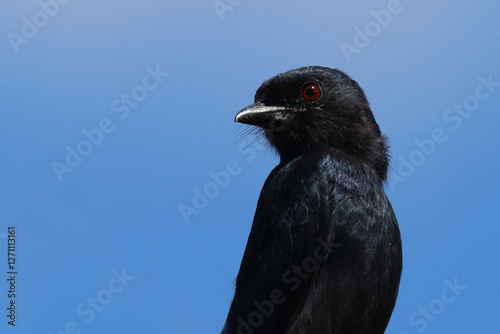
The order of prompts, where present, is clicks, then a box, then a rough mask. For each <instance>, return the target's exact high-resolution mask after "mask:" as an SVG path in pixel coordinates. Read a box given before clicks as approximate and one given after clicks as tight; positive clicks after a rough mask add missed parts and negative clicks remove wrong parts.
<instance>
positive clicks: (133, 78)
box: [0, 0, 500, 334]
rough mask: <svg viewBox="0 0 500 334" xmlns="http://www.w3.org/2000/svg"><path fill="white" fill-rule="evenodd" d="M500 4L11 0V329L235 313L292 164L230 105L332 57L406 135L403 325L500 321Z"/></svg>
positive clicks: (6, 165)
mask: <svg viewBox="0 0 500 334" xmlns="http://www.w3.org/2000/svg"><path fill="white" fill-rule="evenodd" d="M499 14H500V4H498V3H495V2H481V3H478V2H473V1H462V2H460V4H458V3H457V2H456V1H455V2H453V1H449V0H446V1H440V2H433V1H430V0H418V1H411V0H401V1H395V0H384V1H358V2H356V3H355V4H354V3H352V4H351V3H346V2H339V1H335V2H332V1H326V0H324V1H315V2H304V1H302V2H299V1H288V2H285V1H276V2H269V1H267V2H266V1H239V0H238V1H237V0H232V1H229V0H221V1H182V2H181V1H168V2H165V1H154V0H146V1H142V2H139V1H115V0H111V1H106V2H105V3H103V2H102V1H95V0H94V1H92V0H91V1H85V2H82V1H76V0H74V1H68V0H65V1H63V0H59V1H56V0H41V1H22V2H12V1H4V2H2V3H1V4H0V35H1V38H0V70H1V75H0V110H1V121H0V152H1V154H2V157H3V163H2V167H1V171H2V172H1V173H0V185H1V187H0V199H1V200H0V249H2V250H1V251H0V254H3V255H2V257H1V258H0V263H1V264H0V268H2V269H1V271H0V277H1V280H0V305H1V307H0V310H2V311H0V319H2V320H1V322H0V328H1V330H0V331H1V332H2V333H14V332H15V331H17V333H44V334H45V333H47V334H48V333H53V334H56V333H57V334H59V333H97V334H99V333H187V334H190V333H219V332H220V329H221V327H222V325H223V323H224V320H225V317H226V314H227V311H228V309H229V305H230V302H231V298H232V295H233V280H234V278H235V276H236V273H237V271H238V269H239V264H240V261H241V257H242V253H243V250H244V247H245V245H246V239H247V237H248V233H249V230H250V226H251V222H252V218H253V213H254V210H255V205H256V202H257V198H258V195H259V192H260V189H261V187H262V184H263V182H264V180H265V178H266V177H267V175H268V174H269V172H270V171H271V169H272V168H273V167H274V166H275V165H276V164H277V157H276V155H275V154H274V153H273V152H272V151H271V150H269V149H268V148H267V147H266V146H265V145H264V143H262V142H261V141H254V138H253V137H251V136H246V137H245V136H243V137H242V133H243V132H244V131H245V129H246V128H245V126H242V125H239V124H235V123H234V122H233V119H234V115H235V113H236V112H237V111H238V110H239V109H241V108H243V107H244V106H246V105H248V104H250V103H251V102H252V101H253V95H254V93H255V90H256V89H257V88H258V87H259V85H260V84H261V83H262V82H263V81H264V80H265V79H267V78H269V77H271V76H273V75H275V74H277V73H279V72H284V71H287V70H289V69H293V68H296V67H300V66H306V65H322V66H329V67H333V68H339V69H341V70H343V71H345V72H346V73H348V74H349V75H350V76H351V77H352V78H354V79H355V80H357V81H358V82H359V84H360V85H361V86H362V87H363V88H364V90H365V92H366V94H367V96H368V98H369V100H370V103H371V105H372V110H373V112H374V114H375V116H376V119H377V121H378V123H379V125H380V126H381V128H382V131H383V132H384V133H386V134H387V135H388V136H389V138H390V142H391V155H392V172H391V175H390V182H389V183H388V184H387V185H386V189H387V193H388V196H389V198H390V199H391V202H392V204H393V206H394V209H395V211H396V215H397V217H398V219H399V222H400V228H401V232H402V236H403V246H404V271H403V277H402V281H401V287H400V294H399V299H398V302H397V305H396V308H395V311H394V313H393V316H392V319H391V322H390V324H389V327H388V330H387V333H395V334H408V333H411V334H413V333H429V334H430V333H498V332H499V331H500V325H499V324H498V321H496V319H495V318H494V317H493V316H492V314H494V311H495V310H496V309H498V299H499V297H500V294H499V292H498V289H497V288H496V285H497V282H498V281H499V280H500V268H499V263H500V248H499V246H498V242H497V235H498V234H499V232H500V228H499V227H498V222H499V219H500V214H499V211H498V209H497V207H498V203H499V200H500V193H499V191H498V188H499V187H500V179H499V178H498V176H497V170H498V168H499V166H500V154H499V153H500V152H499V151H500V150H499V146H498V145H499V144H500V132H499V131H498V127H499V125H500V115H499V113H498V110H499V107H500V67H499V63H498V59H499V58H500V47H499V44H498V41H499V40H500V31H499V30H498V29H497V26H498V23H497V22H498V17H499ZM222 175H225V176H229V177H226V178H223V177H222ZM217 181H218V182H217ZM200 193H201V194H202V195H200ZM186 208H190V209H186ZM185 210H188V211H185ZM182 212H184V214H182ZM186 212H188V213H186ZM10 226H14V227H15V228H16V259H17V261H16V268H15V269H16V272H17V274H16V284H15V289H16V292H15V293H16V297H15V299H13V298H9V297H8V296H7V295H8V293H7V292H8V291H9V289H10V283H9V282H8V281H7V279H8V278H9V277H10V275H9V274H7V272H8V271H9V270H8V268H7V236H8V235H7V234H8V227H10ZM11 300H15V305H16V320H15V324H16V326H15V327H16V328H13V326H11V325H9V324H8V323H7V321H9V319H8V318H7V313H8V312H9V311H8V310H7V307H8V306H9V305H10V304H9V303H10V301H11Z"/></svg>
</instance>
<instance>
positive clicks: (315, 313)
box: [222, 66, 402, 334]
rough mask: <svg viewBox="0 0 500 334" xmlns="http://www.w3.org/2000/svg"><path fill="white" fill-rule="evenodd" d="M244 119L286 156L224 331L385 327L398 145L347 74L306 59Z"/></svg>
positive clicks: (276, 81)
mask: <svg viewBox="0 0 500 334" xmlns="http://www.w3.org/2000/svg"><path fill="white" fill-rule="evenodd" d="M235 121H236V122H240V123H245V124H250V125H254V126H257V127H258V128H259V129H261V130H262V131H263V133H264V135H265V137H266V138H267V140H268V141H269V143H270V144H271V146H272V147H274V148H275V149H276V151H277V152H278V154H279V156H280V163H279V165H278V166H276V167H275V168H274V170H273V171H272V172H271V174H270V175H269V177H268V178H267V180H266V182H265V184H264V187H263V188H262V191H261V194H260V198H259V201H258V203H257V210H256V212H255V217H254V221H253V225H252V229H251V232H250V236H249V238H248V243H247V246H246V249H245V253H244V255H243V260H242V262H241V267H240V271H239V273H238V277H237V278H236V289H235V290H236V291H235V296H234V300H233V302H232V304H231V308H230V310H229V314H228V317H227V320H226V323H225V326H224V329H223V330H222V333H230V334H240V333H244V334H247V333H273V334H279V333H287V334H288V333H297V334H298V333H301V334H306V333H307V334H316V333H317V334H328V333H335V334H339V333H345V334H347V333H349V334H365V333H366V334H368V333H370V334H374V333H375V334H377V333H384V331H385V328H386V327H387V324H388V323H389V319H390V317H391V314H392V311H393V309H394V305H395V303H396V297H397V294H398V287H399V280H400V277H401V270H402V250H401V238H400V233H399V228H398V223H397V220H396V217H395V215H394V212H393V209H392V207H391V204H390V203H389V200H388V199H387V197H386V195H385V193H384V190H383V182H384V180H386V177H387V169H388V161H389V156H388V153H387V151H388V145H387V139H386V137H385V136H384V135H382V134H381V132H380V129H379V126H378V125H377V123H376V122H375V118H374V116H373V114H372V112H371V110H370V106H369V103H368V101H367V99H366V96H365V94H364V93H363V90H362V89H361V88H360V86H359V85H358V84H357V83H356V82H355V81H354V80H352V79H351V78H350V77H349V76H347V75H346V74H345V73H343V72H341V71H339V70H335V69H330V68H326V67H318V66H312V67H302V68H299V69H295V70H291V71H288V72H286V73H281V74H278V75H277V76H275V77H273V78H271V79H269V80H267V81H265V82H264V83H263V84H262V85H261V87H260V88H259V89H258V90H257V93H256V95H255V103H254V104H252V105H250V106H248V107H246V108H244V109H243V110H241V111H240V112H239V113H238V114H237V115H236V118H235Z"/></svg>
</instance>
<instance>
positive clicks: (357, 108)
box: [235, 66, 389, 181]
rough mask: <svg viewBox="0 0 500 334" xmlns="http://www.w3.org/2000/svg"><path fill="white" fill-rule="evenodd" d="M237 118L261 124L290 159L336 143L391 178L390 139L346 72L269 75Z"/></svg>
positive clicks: (310, 70) (311, 69) (314, 70)
mask: <svg viewBox="0 0 500 334" xmlns="http://www.w3.org/2000/svg"><path fill="white" fill-rule="evenodd" d="M235 122H239V123H244V124H249V125H254V126H257V127H259V128H260V129H262V131H263V132H264V134H265V136H266V138H267V140H268V141H269V143H270V144H271V146H273V147H274V148H275V149H276V150H277V152H278V153H279V155H280V157H281V161H282V162H285V161H290V160H291V159H294V158H295V157H297V156H300V155H302V154H305V153H308V152H312V151H315V150H318V149H322V148H328V147H331V148H335V149H338V150H340V151H342V152H344V153H347V154H349V155H352V156H354V157H356V158H358V159H360V160H362V161H363V162H364V163H366V164H368V165H369V166H371V167H373V168H374V169H375V170H376V172H377V174H378V175H379V177H380V179H381V181H383V180H385V179H386V177H387V168H388V161H389V156H388V154H387V150H388V146H387V139H386V137H385V136H384V135H382V134H381V132H380V129H379V126H378V125H377V123H376V122H375V118H374V116H373V113H372V111H371V109H370V105H369V103H368V100H367V99H366V96H365V94H364V92H363V90H362V89H361V87H360V86H359V85H358V84H357V82H356V81H354V80H352V79H351V78H350V77H349V76H348V75H347V74H345V73H343V72H341V71H339V70H336V69H331V68H327V67H319V66H310V67H301V68H298V69H295V70H291V71H288V72H285V73H280V74H278V75H276V76H274V77H272V78H271V79H268V80H266V81H265V82H264V83H263V84H262V85H261V86H260V87H259V89H258V90H257V93H256V94H255V103H253V104H252V105H250V106H248V107H246V108H244V109H242V110H241V111H240V112H238V114H237V115H236V117H235Z"/></svg>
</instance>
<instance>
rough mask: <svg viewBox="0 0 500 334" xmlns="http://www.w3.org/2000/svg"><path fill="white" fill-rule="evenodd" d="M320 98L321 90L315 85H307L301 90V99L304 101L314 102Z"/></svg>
mask: <svg viewBox="0 0 500 334" xmlns="http://www.w3.org/2000/svg"><path fill="white" fill-rule="evenodd" d="M320 96H321V90H320V89H319V86H318V85H317V84H315V83H308V84H306V85H305V86H304V87H303V88H302V97H303V98H304V99H305V100H306V101H316V100H317V99H319V98H320Z"/></svg>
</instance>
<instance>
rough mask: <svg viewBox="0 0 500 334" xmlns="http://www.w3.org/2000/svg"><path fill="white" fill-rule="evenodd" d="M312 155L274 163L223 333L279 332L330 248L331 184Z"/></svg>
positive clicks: (290, 318)
mask: <svg viewBox="0 0 500 334" xmlns="http://www.w3.org/2000/svg"><path fill="white" fill-rule="evenodd" d="M321 168H325V167H322V166H321V163H318V161H317V160H316V159H303V161H300V159H299V161H294V162H292V163H289V164H287V165H285V166H278V167H277V168H275V170H273V172H272V173H271V175H270V176H269V177H268V179H267V180H266V183H265V185H264V187H263V189H262V192H261V195H260V198H259V202H258V204H257V210H256V213H255V218H254V222H253V225H252V230H251V232H250V236H249V239H248V243H247V247H246V250H245V253H244V256H243V260H242V263H241V267H240V271H239V274H238V277H237V280H236V291H235V297H234V300H233V303H232V305H231V309H230V311H229V315H228V318H227V321H226V325H225V331H223V333H240V332H241V333H246V332H250V331H249V330H250V329H252V330H255V332H258V333H281V332H282V331H283V330H284V328H286V327H288V326H289V325H290V323H292V322H293V321H294V319H295V318H296V316H297V315H298V313H300V311H301V310H302V308H303V306H304V303H305V301H306V298H307V296H308V293H309V289H310V285H311V282H312V280H313V279H314V276H315V275H316V273H317V272H318V269H319V268H320V267H321V265H322V263H323V262H324V261H325V260H326V259H327V258H328V254H329V253H331V252H332V245H333V237H334V231H335V225H334V222H333V219H332V206H333V205H334V203H333V200H332V197H333V196H332V191H333V189H332V187H333V185H332V183H331V178H328V177H327V175H328V173H325V172H324V170H321Z"/></svg>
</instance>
